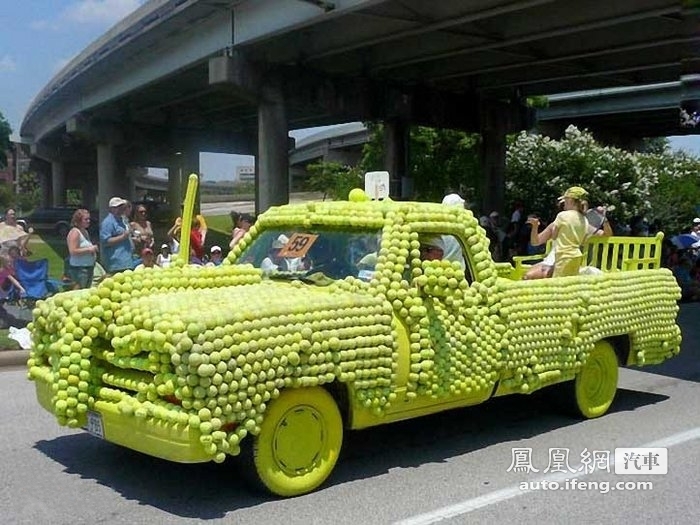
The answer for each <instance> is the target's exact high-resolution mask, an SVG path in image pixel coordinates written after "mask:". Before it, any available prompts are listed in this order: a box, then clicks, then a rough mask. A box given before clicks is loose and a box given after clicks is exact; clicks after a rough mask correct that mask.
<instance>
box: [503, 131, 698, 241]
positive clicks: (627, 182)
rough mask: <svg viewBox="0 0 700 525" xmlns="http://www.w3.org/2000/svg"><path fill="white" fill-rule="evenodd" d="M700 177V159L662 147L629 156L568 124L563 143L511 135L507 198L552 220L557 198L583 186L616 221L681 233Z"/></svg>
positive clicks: (507, 154)
mask: <svg viewBox="0 0 700 525" xmlns="http://www.w3.org/2000/svg"><path fill="white" fill-rule="evenodd" d="M657 151H659V150H658V149H657ZM698 173H700V160H698V159H694V158H692V157H688V156H687V155H683V154H672V153H670V152H668V151H665V150H663V149H662V152H661V153H631V152H628V151H624V150H621V149H619V148H616V147H611V146H603V145H601V144H599V143H597V142H596V141H595V140H594V139H593V136H592V135H591V134H590V133H588V132H587V131H580V130H578V129H577V128H576V127H574V126H569V128H567V130H566V132H565V134H564V137H563V138H562V139H561V140H553V139H550V138H548V137H544V136H541V135H532V134H528V133H525V132H522V133H519V134H518V135H515V136H514V137H511V140H510V144H509V147H508V150H507V153H506V181H507V182H506V197H507V199H508V200H509V201H511V202H514V201H516V200H520V201H523V202H524V203H526V207H527V208H528V210H533V211H538V212H540V213H541V214H542V215H543V216H545V217H547V218H552V217H553V215H554V214H555V213H556V211H557V210H556V198H557V197H558V196H559V195H561V193H562V192H563V191H564V190H565V189H566V188H567V187H568V186H572V185H580V186H583V187H584V188H586V189H587V190H588V191H589V193H590V200H589V203H590V205H591V206H596V205H606V206H614V207H615V209H614V211H612V212H611V213H610V217H611V219H612V221H613V222H614V223H618V224H628V223H629V222H630V221H631V219H632V218H633V217H634V216H637V215H643V216H646V217H647V218H648V219H649V220H650V221H651V220H654V219H660V220H661V221H662V222H663V224H664V227H665V228H666V229H667V231H679V228H680V226H681V224H683V223H685V224H687V223H688V221H689V219H690V218H692V213H693V211H692V208H693V205H694V204H696V203H698V202H700V200H698V194H699V192H700V182H699V179H698ZM670 207H673V208H674V209H673V210H671V209H669V208H670Z"/></svg>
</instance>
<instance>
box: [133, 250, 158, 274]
mask: <svg viewBox="0 0 700 525" xmlns="http://www.w3.org/2000/svg"><path fill="white" fill-rule="evenodd" d="M144 268H159V266H156V256H155V255H154V253H153V250H151V249H150V248H144V249H143V250H141V264H139V265H138V266H137V267H136V268H134V270H143V269H144Z"/></svg>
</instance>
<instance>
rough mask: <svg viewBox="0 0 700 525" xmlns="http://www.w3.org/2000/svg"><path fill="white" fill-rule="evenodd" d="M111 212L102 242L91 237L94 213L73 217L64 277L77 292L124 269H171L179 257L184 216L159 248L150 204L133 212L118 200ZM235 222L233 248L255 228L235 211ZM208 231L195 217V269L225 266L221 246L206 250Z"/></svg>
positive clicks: (111, 202) (192, 240)
mask: <svg viewBox="0 0 700 525" xmlns="http://www.w3.org/2000/svg"><path fill="white" fill-rule="evenodd" d="M108 210H109V213H108V214H107V215H106V217H105V218H104V219H103V220H102V222H101V224H100V228H99V232H100V233H99V239H91V237H90V234H89V231H88V229H89V226H90V213H89V212H88V211H87V210H86V209H78V210H76V211H75V213H74V214H73V219H72V221H71V229H70V231H69V232H68V235H67V237H66V244H67V247H68V254H69V256H68V258H67V260H66V267H65V274H66V276H67V278H69V279H70V282H71V286H72V287H73V288H75V289H78V288H86V287H89V286H92V284H94V283H95V282H96V281H98V280H100V279H101V278H103V277H104V276H106V275H112V274H115V273H118V272H121V271H124V270H129V269H133V270H141V269H144V268H166V267H168V266H170V265H171V264H172V261H173V257H174V256H175V255H177V254H178V253H179V252H180V240H179V239H180V234H181V230H182V217H178V218H177V219H175V221H174V222H173V224H172V226H171V227H170V228H169V229H168V231H167V233H166V234H165V238H164V239H162V240H161V241H162V242H161V243H160V244H158V243H157V242H156V233H155V231H154V228H153V225H152V224H151V222H150V220H149V219H148V209H147V207H146V206H145V205H143V204H138V205H137V206H135V207H134V206H132V204H131V203H130V202H129V201H127V200H126V199H123V198H122V197H118V196H115V197H112V198H111V199H110V200H109V203H108ZM231 220H232V225H233V227H232V231H231V240H230V243H229V249H232V248H233V247H234V246H235V245H236V243H238V242H239V241H240V240H241V238H242V237H243V235H245V233H246V232H247V231H248V230H249V229H250V227H251V225H252V224H254V222H255V217H254V216H253V215H251V214H247V213H243V214H240V213H237V212H231ZM207 231H208V229H207V224H206V220H205V218H204V217H203V216H202V215H196V216H195V217H194V218H193V220H192V224H191V228H190V253H189V263H190V264H198V265H204V266H218V265H220V264H221V263H222V262H223V259H224V253H223V250H222V248H221V246H219V245H216V244H213V245H211V246H208V247H207ZM157 246H159V247H158V248H157Z"/></svg>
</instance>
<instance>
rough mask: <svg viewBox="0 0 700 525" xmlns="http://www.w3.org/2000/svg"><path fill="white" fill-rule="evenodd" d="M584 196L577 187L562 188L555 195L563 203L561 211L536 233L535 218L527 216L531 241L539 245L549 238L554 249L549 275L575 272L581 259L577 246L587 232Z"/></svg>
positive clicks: (536, 223)
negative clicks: (560, 194)
mask: <svg viewBox="0 0 700 525" xmlns="http://www.w3.org/2000/svg"><path fill="white" fill-rule="evenodd" d="M587 197H588V192H587V191H586V190H584V189H583V188H581V187H580V186H572V187H571V188H569V189H568V190H566V192H565V193H564V195H562V196H561V197H559V203H560V204H563V205H564V210H563V211H561V212H559V214H558V215H557V217H556V219H555V220H554V222H553V223H551V224H550V225H549V226H547V228H545V229H544V230H543V231H542V232H540V233H537V228H538V227H539V219H537V218H536V217H532V218H530V219H528V222H529V223H530V225H531V226H532V231H531V238H530V242H531V244H533V245H535V246H539V245H540V244H544V243H546V242H547V241H548V240H550V239H551V240H552V248H553V249H554V250H555V256H554V257H555V260H554V271H553V272H552V276H553V277H564V276H569V275H578V273H579V268H580V266H581V260H582V259H583V253H582V252H581V245H582V244H583V241H584V239H585V237H586V235H587V231H588V221H587V220H586V216H585V212H586V209H587V205H588V203H587V201H586V198H587Z"/></svg>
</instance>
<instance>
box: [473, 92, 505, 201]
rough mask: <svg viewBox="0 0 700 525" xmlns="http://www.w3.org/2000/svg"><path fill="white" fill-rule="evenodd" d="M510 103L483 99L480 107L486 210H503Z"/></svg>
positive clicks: (482, 185) (482, 168)
mask: <svg viewBox="0 0 700 525" xmlns="http://www.w3.org/2000/svg"><path fill="white" fill-rule="evenodd" d="M509 122H510V111H509V108H508V106H505V105H501V104H494V103H488V102H487V103H484V104H483V105H482V107H481V178H482V183H481V188H480V190H481V191H480V193H481V196H480V197H481V199H480V200H481V209H482V212H483V213H484V214H488V213H489V212H491V211H504V207H505V191H506V178H505V172H506V133H507V132H508V126H509Z"/></svg>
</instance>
